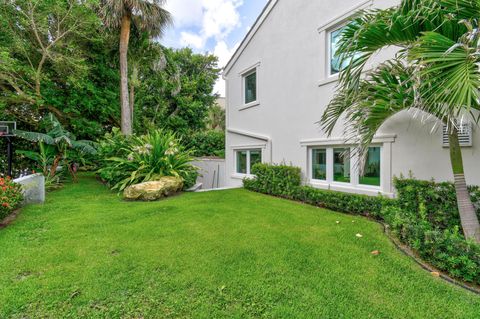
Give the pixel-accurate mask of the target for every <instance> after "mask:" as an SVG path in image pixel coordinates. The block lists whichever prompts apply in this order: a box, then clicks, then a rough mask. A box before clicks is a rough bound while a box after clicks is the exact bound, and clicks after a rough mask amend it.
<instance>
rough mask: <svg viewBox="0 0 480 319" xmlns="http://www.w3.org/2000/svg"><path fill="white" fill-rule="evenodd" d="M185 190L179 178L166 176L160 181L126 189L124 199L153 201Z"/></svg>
mask: <svg viewBox="0 0 480 319" xmlns="http://www.w3.org/2000/svg"><path fill="white" fill-rule="evenodd" d="M182 188H183V180H182V179H181V178H179V177H173V176H165V177H162V178H160V179H159V180H158V181H153V182H145V183H141V184H136V185H132V186H129V187H127V188H125V190H124V192H123V197H124V198H125V199H127V200H145V201H153V200H158V199H160V198H163V197H167V196H170V195H173V194H175V193H178V192H180V191H181V190H182Z"/></svg>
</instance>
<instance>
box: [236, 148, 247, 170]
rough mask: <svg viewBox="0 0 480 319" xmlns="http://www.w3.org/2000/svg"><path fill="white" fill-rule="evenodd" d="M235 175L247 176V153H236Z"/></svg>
mask: <svg viewBox="0 0 480 319" xmlns="http://www.w3.org/2000/svg"><path fill="white" fill-rule="evenodd" d="M237 173H239V174H247V151H237Z"/></svg>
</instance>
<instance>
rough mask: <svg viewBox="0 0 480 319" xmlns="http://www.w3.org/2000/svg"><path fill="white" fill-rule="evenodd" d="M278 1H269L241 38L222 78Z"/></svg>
mask: <svg viewBox="0 0 480 319" xmlns="http://www.w3.org/2000/svg"><path fill="white" fill-rule="evenodd" d="M277 2H278V0H269V1H268V2H267V4H266V5H265V7H264V8H263V10H262V12H261V13H260V15H259V16H258V17H257V20H255V22H254V23H253V26H252V27H251V28H250V30H249V31H248V33H247V35H245V37H244V38H243V40H242V42H240V45H239V46H238V48H237V49H236V50H235V53H234V54H233V55H232V57H231V58H230V60H229V61H228V63H227V64H226V65H225V67H224V70H223V73H222V77H223V78H225V76H226V75H228V73H229V72H230V69H231V68H232V66H233V65H234V64H235V62H236V61H237V60H238V58H239V57H240V55H241V54H242V52H243V51H244V50H245V48H246V47H247V45H248V44H249V43H250V41H251V40H252V38H253V36H254V35H255V33H257V31H258V29H259V28H260V26H261V25H262V23H263V22H264V21H265V19H266V18H267V17H268V15H269V14H270V12H271V11H272V9H273V8H274V7H275V5H276V4H277Z"/></svg>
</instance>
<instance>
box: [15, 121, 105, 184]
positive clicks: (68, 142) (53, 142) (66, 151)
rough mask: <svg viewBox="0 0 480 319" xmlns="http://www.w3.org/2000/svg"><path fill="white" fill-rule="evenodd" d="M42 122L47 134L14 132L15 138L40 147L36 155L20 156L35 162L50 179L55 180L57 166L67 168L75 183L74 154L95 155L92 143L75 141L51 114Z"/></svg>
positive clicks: (26, 153) (29, 153) (73, 136)
mask: <svg viewBox="0 0 480 319" xmlns="http://www.w3.org/2000/svg"><path fill="white" fill-rule="evenodd" d="M43 122H44V125H45V129H46V130H47V133H38V132H26V131H21V130H16V131H15V135H16V136H18V137H21V138H23V139H25V140H28V141H30V142H34V143H38V144H39V147H40V153H38V154H35V153H32V152H23V153H22V154H23V155H25V156H28V157H30V158H31V159H33V160H35V161H37V163H38V164H39V166H40V167H41V168H42V171H43V173H44V175H45V176H48V177H49V178H50V179H54V178H55V176H56V174H57V170H58V168H59V166H62V167H64V168H65V167H67V168H68V170H69V172H70V174H71V176H72V178H73V181H74V182H76V172H77V164H76V163H73V162H72V158H73V156H74V153H75V152H80V153H85V154H95V153H96V149H95V147H94V146H95V145H94V143H93V142H92V141H87V140H78V141H77V139H76V137H75V135H73V134H72V133H70V132H68V131H67V130H65V128H64V127H63V126H62V124H61V123H60V122H59V121H58V119H57V118H56V117H55V116H54V115H53V114H49V115H48V116H47V117H46V118H45V119H44V121H43ZM45 144H46V145H45ZM50 146H53V147H54V149H52V147H50Z"/></svg>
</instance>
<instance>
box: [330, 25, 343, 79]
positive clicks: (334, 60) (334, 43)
mask: <svg viewBox="0 0 480 319" xmlns="http://www.w3.org/2000/svg"><path fill="white" fill-rule="evenodd" d="M342 30H343V28H340V29H338V30H335V31H333V32H331V33H330V74H336V73H338V72H340V69H341V68H340V60H339V59H338V57H337V55H336V54H337V51H338V41H339V40H340V35H341V33H342Z"/></svg>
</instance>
